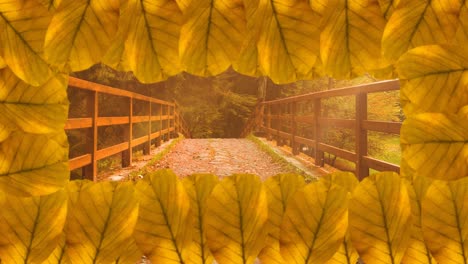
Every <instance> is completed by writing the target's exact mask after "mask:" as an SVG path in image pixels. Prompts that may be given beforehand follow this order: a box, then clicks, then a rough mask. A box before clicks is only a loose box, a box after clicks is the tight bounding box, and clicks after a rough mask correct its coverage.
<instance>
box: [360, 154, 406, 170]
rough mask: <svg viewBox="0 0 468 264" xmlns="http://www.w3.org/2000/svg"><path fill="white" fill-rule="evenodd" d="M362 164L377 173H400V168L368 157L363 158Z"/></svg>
mask: <svg viewBox="0 0 468 264" xmlns="http://www.w3.org/2000/svg"><path fill="white" fill-rule="evenodd" d="M363 162H364V163H365V164H366V166H367V167H369V168H371V169H374V170H377V171H394V172H396V173H400V166H398V165H396V164H393V163H390V162H386V161H383V160H378V159H375V158H372V157H369V156H364V157H363Z"/></svg>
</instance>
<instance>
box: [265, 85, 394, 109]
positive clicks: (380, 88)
mask: <svg viewBox="0 0 468 264" xmlns="http://www.w3.org/2000/svg"><path fill="white" fill-rule="evenodd" d="M399 89H400V81H399V80H389V81H381V82H375V83H368V84H362V85H356V86H352V87H345V88H340V89H333V90H327V91H321V92H314V93H308V94H303V95H297V96H291V97H287V98H283V99H278V100H272V101H266V102H264V104H280V103H290V102H299V101H309V100H314V99H317V98H330V97H337V96H349V95H357V94H359V93H377V92H385V91H394V90H399Z"/></svg>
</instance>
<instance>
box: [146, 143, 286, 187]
mask: <svg viewBox="0 0 468 264" xmlns="http://www.w3.org/2000/svg"><path fill="white" fill-rule="evenodd" d="M160 168H170V169H172V170H173V171H174V172H175V174H176V175H178V176H179V177H184V176H187V175H190V174H193V173H213V174H215V175H217V176H219V177H221V178H222V177H225V176H229V175H231V174H233V173H253V174H256V175H259V176H260V177H261V178H262V180H264V179H265V178H267V177H269V176H273V175H276V174H278V173H285V172H287V171H285V170H284V169H283V168H282V167H281V165H279V164H277V163H274V162H273V161H272V159H271V158H270V156H268V154H266V153H265V152H263V151H262V150H260V149H259V148H258V147H257V145H256V144H255V143H253V142H251V141H250V140H248V139H185V140H183V141H181V142H179V143H178V144H177V145H176V146H175V147H174V148H173V149H172V150H171V152H170V153H168V154H167V155H166V156H165V157H164V158H163V159H162V160H160V161H159V162H157V163H156V164H154V165H153V169H155V170H156V169H160Z"/></svg>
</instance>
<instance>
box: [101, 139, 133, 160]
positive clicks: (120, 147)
mask: <svg viewBox="0 0 468 264" xmlns="http://www.w3.org/2000/svg"><path fill="white" fill-rule="evenodd" d="M125 150H128V142H123V143H120V144H117V145H114V146H111V147H108V148H104V149H100V150H98V151H97V152H96V157H97V160H100V159H103V158H107V157H109V156H112V155H115V154H117V153H120V152H122V151H125Z"/></svg>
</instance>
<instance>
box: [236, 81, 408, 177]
mask: <svg viewBox="0 0 468 264" xmlns="http://www.w3.org/2000/svg"><path fill="white" fill-rule="evenodd" d="M399 89H400V83H399V81H398V80H389V81H382V82H375V83H370V84H363V85H357V86H352V87H346V88H340V89H333V90H327V91H321V92H315V93H308V94H303V95H298V96H291V97H287V98H282V99H277V100H272V101H265V102H262V103H261V106H257V107H256V110H255V111H254V113H253V117H251V118H250V119H249V122H248V123H247V125H246V126H245V129H244V131H243V135H244V136H246V135H247V134H249V133H250V132H251V131H253V129H254V128H255V126H256V127H258V128H260V129H261V130H262V131H264V132H265V133H266V135H267V138H268V139H269V140H271V139H273V138H274V139H275V140H276V141H277V142H278V144H279V145H282V144H283V141H289V144H290V146H291V148H292V150H293V154H295V155H296V154H298V153H299V151H300V149H299V145H307V146H310V147H312V149H313V150H314V153H313V157H314V158H315V164H316V165H317V166H323V165H324V153H331V154H333V155H335V156H337V157H340V158H343V159H346V160H348V161H351V162H354V163H355V164H356V169H355V173H356V176H357V177H358V178H359V179H363V178H364V177H367V176H368V175H369V169H375V170H379V171H381V170H388V171H395V172H399V171H400V167H399V166H398V165H396V164H392V163H388V162H385V161H382V160H378V159H375V158H373V157H370V156H368V140H367V131H377V132H383V133H389V134H399V133H400V128H401V122H387V121H374V120H367V95H368V94H369V93H377V92H386V91H394V90H399ZM338 96H355V99H356V115H355V118H354V119H340V118H326V117H322V116H321V110H322V107H321V100H322V99H327V98H332V97H338ZM305 101H307V102H312V103H313V106H314V108H313V111H312V113H306V114H305V115H298V114H297V104H298V102H305ZM285 106H286V107H287V108H289V111H288V112H289V113H288V114H285V113H282V108H285ZM257 109H261V111H257ZM273 113H274V114H273ZM252 120H260V121H257V122H253V121H252ZM284 123H287V124H289V127H288V128H287V129H284V130H283V125H282V124H284ZM301 123H302V124H309V125H312V126H313V133H312V134H313V138H307V137H305V136H303V135H300V133H299V132H298V130H297V125H298V124H301ZM255 124H256V125H255ZM327 126H335V127H341V128H348V129H353V130H354V131H355V135H356V144H355V145H356V146H355V150H354V152H352V151H348V150H345V149H340V148H338V147H335V146H331V145H328V144H325V143H324V142H321V138H320V135H321V133H322V131H323V127H327Z"/></svg>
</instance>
